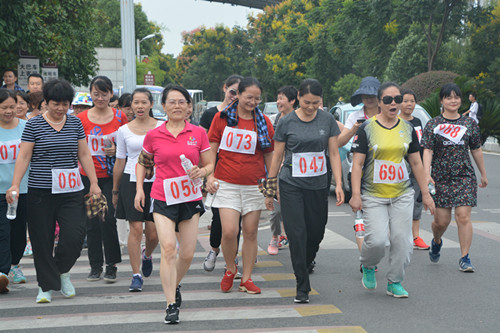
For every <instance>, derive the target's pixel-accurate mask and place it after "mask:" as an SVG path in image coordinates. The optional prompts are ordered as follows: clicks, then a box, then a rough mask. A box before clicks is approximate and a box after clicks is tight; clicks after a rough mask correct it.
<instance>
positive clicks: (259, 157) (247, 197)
mask: <svg viewBox="0 0 500 333" xmlns="http://www.w3.org/2000/svg"><path fill="white" fill-rule="evenodd" d="M261 95H262V86H261V84H260V82H259V81H258V80H257V79H256V78H253V77H246V78H244V79H242V80H241V81H240V84H239V86H238V95H237V97H238V98H237V99H236V100H234V101H233V102H232V103H231V104H230V105H228V106H227V107H226V108H225V109H224V111H222V112H219V113H217V114H216V115H215V117H214V120H213V123H212V125H211V126H210V130H209V131H208V137H209V140H210V146H211V148H212V150H211V154H212V157H213V159H214V160H215V155H216V154H217V151H218V152H219V155H218V156H219V160H218V162H217V167H216V169H215V175H214V176H209V177H208V180H207V191H208V192H210V193H215V192H217V195H216V196H215V198H214V200H213V203H212V207H217V208H219V213H220V218H221V224H222V253H223V254H224V260H225V261H226V268H227V269H226V273H225V274H224V277H223V278H222V281H221V290H222V292H230V291H231V290H232V287H233V282H234V278H235V276H236V273H237V272H238V268H237V266H236V263H235V258H236V253H237V250H238V241H237V235H238V230H239V220H240V216H241V218H242V221H241V228H242V231H243V245H242V257H243V275H242V278H241V283H240V287H239V290H240V291H243V292H247V293H249V294H260V292H261V290H260V288H259V287H257V286H256V285H255V284H254V283H253V281H252V279H251V274H252V270H253V266H254V263H255V259H256V257H257V230H258V225H259V218H260V212H261V210H263V209H265V204H264V198H263V197H262V194H261V193H260V192H259V186H258V184H259V180H260V179H264V178H265V177H266V168H267V170H269V167H270V166H271V159H272V155H273V142H272V140H271V138H272V137H273V135H274V129H273V125H272V123H271V121H270V120H269V118H268V117H267V116H265V115H264V114H263V113H262V111H261V110H259V108H258V105H259V103H260V101H261ZM216 179H217V181H218V183H219V187H217V186H216V185H215V181H216Z"/></svg>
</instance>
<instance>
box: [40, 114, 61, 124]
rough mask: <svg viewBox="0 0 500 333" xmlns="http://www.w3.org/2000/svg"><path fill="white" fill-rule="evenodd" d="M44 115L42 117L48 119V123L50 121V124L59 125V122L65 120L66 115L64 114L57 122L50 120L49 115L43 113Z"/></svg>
mask: <svg viewBox="0 0 500 333" xmlns="http://www.w3.org/2000/svg"><path fill="white" fill-rule="evenodd" d="M44 116H45V117H44V118H45V120H47V121H48V122H49V123H51V124H52V125H61V124H62V123H63V122H64V121H65V120H66V115H64V117H63V119H62V120H61V121H58V122H55V121H51V120H50V119H49V116H48V115H46V114H44Z"/></svg>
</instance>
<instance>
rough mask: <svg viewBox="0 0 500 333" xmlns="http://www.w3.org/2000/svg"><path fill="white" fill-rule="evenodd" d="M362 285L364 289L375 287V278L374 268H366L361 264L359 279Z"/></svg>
mask: <svg viewBox="0 0 500 333" xmlns="http://www.w3.org/2000/svg"><path fill="white" fill-rule="evenodd" d="M361 283H362V284H363V287H365V288H366V289H375V288H377V280H376V279H375V268H371V269H370V268H366V267H365V266H363V278H362V279H361Z"/></svg>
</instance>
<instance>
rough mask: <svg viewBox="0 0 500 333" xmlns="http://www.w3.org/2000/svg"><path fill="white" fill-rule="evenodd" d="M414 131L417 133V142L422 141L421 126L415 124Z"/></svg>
mask: <svg viewBox="0 0 500 333" xmlns="http://www.w3.org/2000/svg"><path fill="white" fill-rule="evenodd" d="M415 132H416V133H417V138H418V143H420V141H422V126H415Z"/></svg>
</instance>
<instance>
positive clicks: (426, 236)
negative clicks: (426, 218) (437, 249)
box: [419, 229, 460, 249]
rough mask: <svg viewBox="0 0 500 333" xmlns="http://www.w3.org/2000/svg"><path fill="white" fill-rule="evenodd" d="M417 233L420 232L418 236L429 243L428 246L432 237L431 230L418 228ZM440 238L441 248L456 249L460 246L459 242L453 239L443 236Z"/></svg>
mask: <svg viewBox="0 0 500 333" xmlns="http://www.w3.org/2000/svg"><path fill="white" fill-rule="evenodd" d="M419 233H420V237H421V238H422V239H423V240H424V241H425V242H426V243H427V244H429V246H430V245H431V240H432V238H433V237H434V236H433V234H432V232H429V231H426V230H423V229H420V232H419ZM442 239H443V249H456V248H460V244H459V243H457V242H455V241H452V240H451V239H449V238H445V237H443V238H442Z"/></svg>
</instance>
